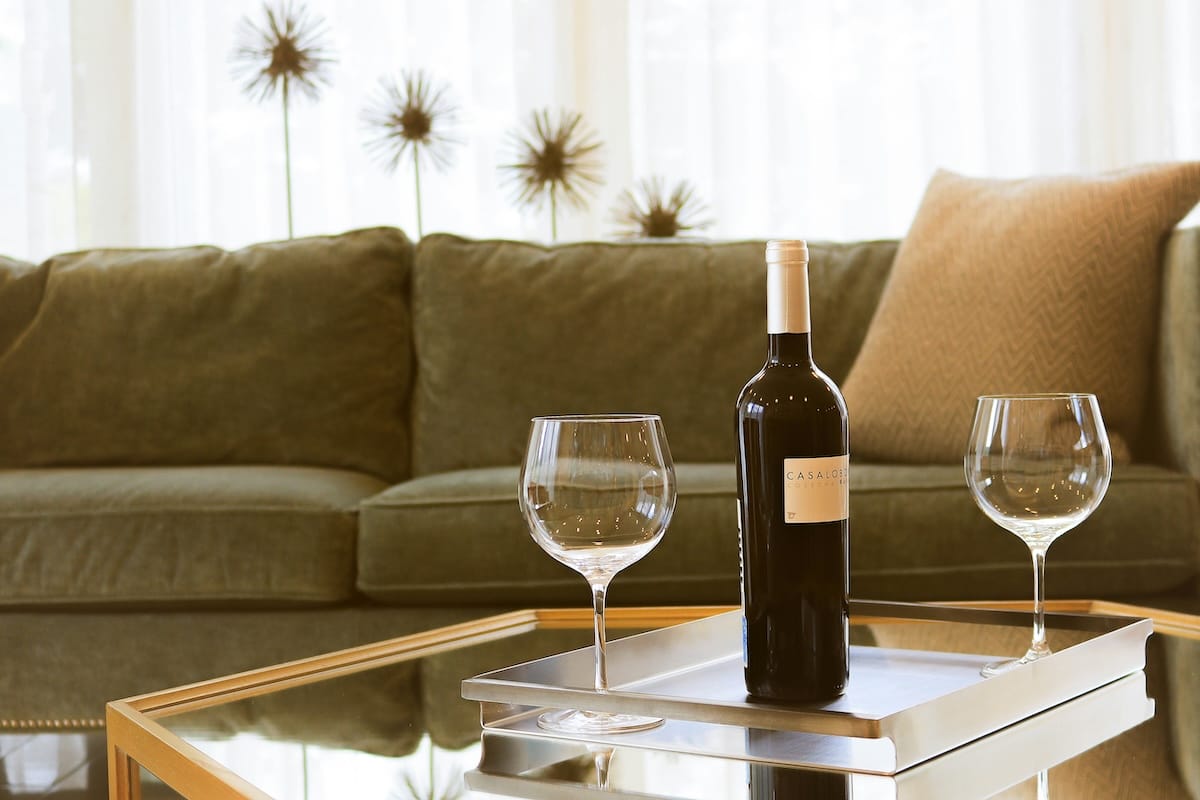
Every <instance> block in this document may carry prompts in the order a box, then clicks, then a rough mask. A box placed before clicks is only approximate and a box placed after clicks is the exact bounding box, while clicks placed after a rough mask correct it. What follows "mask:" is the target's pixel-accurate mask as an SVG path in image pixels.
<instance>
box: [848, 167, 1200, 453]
mask: <svg viewBox="0 0 1200 800" xmlns="http://www.w3.org/2000/svg"><path fill="white" fill-rule="evenodd" d="M1197 200H1200V162H1195V163H1180V164H1159V165H1151V166H1144V167H1137V168H1132V169H1128V170H1123V171H1120V172H1112V173H1107V174H1104V175H1098V176H1095V177H1082V176H1060V177H1038V178H1028V179H1021V180H987V179H976V178H966V177H963V176H961V175H955V174H952V173H949V172H939V173H938V174H936V175H935V176H934V177H933V179H932V180H931V181H930V183H929V188H928V189H927V190H926V192H925V197H924V199H923V200H922V201H921V207H920V209H919V210H918V211H917V215H916V218H915V219H914V220H913V224H912V228H911V230H909V232H908V235H907V236H906V237H905V239H904V242H903V243H902V244H901V246H900V249H899V252H898V253H897V255H896V263H895V266H894V268H893V270H892V272H891V275H890V277H889V279H888V284H887V288H886V289H885V290H884V293H883V297H882V299H881V300H880V303H879V309H878V312H877V313H876V315H875V318H874V319H873V320H872V322H871V326H870V330H869V331H868V332H867V335H866V339H865V340H864V342H863V346H862V352H860V353H859V354H858V358H857V359H856V361H855V363H854V367H853V368H852V369H851V370H850V375H849V376H848V378H847V380H846V383H845V384H844V387H843V388H844V390H845V396H846V404H847V406H848V408H849V410H850V420H851V425H852V427H853V430H854V435H853V437H854V443H853V450H854V452H855V453H857V454H858V455H859V456H861V457H863V458H865V459H867V460H870V461H875V462H884V461H902V462H905V463H911V464H922V463H944V464H951V463H959V462H961V460H962V455H963V450H964V448H965V447H966V441H967V436H968V434H969V433H970V430H971V417H972V414H973V412H974V409H975V398H976V397H977V396H978V395H981V394H994V393H997V392H1008V393H1030V392H1067V391H1073V392H1093V393H1095V394H1096V395H1098V397H1099V399H1100V405H1101V408H1102V410H1103V413H1104V418H1105V422H1106V423H1107V427H1108V432H1109V435H1110V439H1111V441H1112V445H1113V456H1114V459H1115V460H1117V461H1129V460H1130V452H1129V443H1130V442H1133V441H1137V440H1139V439H1140V438H1141V431H1140V429H1141V424H1142V420H1143V413H1144V409H1145V403H1146V396H1147V393H1148V391H1149V388H1150V379H1151V367H1152V364H1153V356H1154V351H1155V343H1156V339H1157V335H1158V330H1157V323H1158V310H1159V290H1160V286H1161V278H1162V274H1161V273H1162V255H1163V248H1162V245H1163V242H1164V240H1165V238H1166V236H1167V235H1168V234H1169V233H1170V231H1171V229H1172V228H1174V227H1175V225H1176V224H1177V223H1178V222H1179V220H1181V219H1182V218H1183V217H1184V216H1185V215H1186V214H1187V213H1188V211H1190V210H1191V208H1192V207H1193V206H1194V205H1195V204H1196V202H1197ZM1193 322H1194V321H1193Z"/></svg>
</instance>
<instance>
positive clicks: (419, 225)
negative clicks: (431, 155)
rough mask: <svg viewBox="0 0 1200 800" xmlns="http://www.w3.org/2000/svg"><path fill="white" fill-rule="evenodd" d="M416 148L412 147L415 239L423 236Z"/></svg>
mask: <svg viewBox="0 0 1200 800" xmlns="http://www.w3.org/2000/svg"><path fill="white" fill-rule="evenodd" d="M420 155H421V154H420V153H419V152H418V148H416V147H413V185H414V187H415V188H416V192H417V239H418V240H420V239H422V238H424V236H425V227H424V225H422V223H421V158H420Z"/></svg>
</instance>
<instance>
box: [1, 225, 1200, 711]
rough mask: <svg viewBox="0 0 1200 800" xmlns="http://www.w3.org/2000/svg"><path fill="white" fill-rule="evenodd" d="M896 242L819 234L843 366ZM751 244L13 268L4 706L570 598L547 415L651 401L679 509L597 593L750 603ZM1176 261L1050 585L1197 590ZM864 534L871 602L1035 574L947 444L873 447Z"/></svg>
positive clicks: (821, 309)
mask: <svg viewBox="0 0 1200 800" xmlns="http://www.w3.org/2000/svg"><path fill="white" fill-rule="evenodd" d="M896 248H897V243H896V242H894V241H877V242H863V243H853V244H821V243H816V244H813V245H812V246H811V252H812V266H811V274H812V279H811V285H812V300H813V311H812V317H813V330H814V350H815V354H816V358H817V361H818V363H819V364H821V365H822V367H823V368H824V369H825V370H826V371H827V372H828V373H829V374H830V375H831V376H832V377H833V378H834V379H835V380H841V379H843V378H844V377H845V376H846V374H847V372H848V370H849V369H850V367H851V364H852V363H853V361H854V357H855V353H856V352H857V349H858V347H859V346H860V344H861V342H862V340H863V336H864V334H865V332H866V329H867V326H868V325H869V323H870V320H871V316H872V312H873V310H874V308H875V306H876V304H877V303H878V300H879V298H880V295H881V293H882V291H883V289H884V286H885V284H886V281H887V277H888V272H889V268H890V266H891V263H892V259H893V257H894V255H895V252H896ZM762 260H763V246H762V243H761V242H736V243H719V244H706V243H694V242H681V243H662V244H660V243H580V244H567V245H561V246H555V247H543V246H538V245H533V244H526V243H518V242H504V241H472V240H467V239H463V238H458V237H455V236H449V235H434V236H429V237H426V238H425V239H423V240H422V241H421V242H420V243H419V244H417V245H415V246H414V245H413V244H412V243H411V242H410V241H409V240H408V239H407V238H406V237H405V236H404V235H403V234H402V233H401V232H399V231H397V230H394V229H388V228H377V229H369V230H360V231H353V232H350V233H346V234H343V235H340V236H330V237H316V238H310V239H300V240H294V241H289V242H277V243H270V244H262V245H256V246H253V247H249V248H246V249H244V250H240V251H237V252H225V251H222V250H218V249H216V248H211V247H191V248H182V249H176V250H97V251H89V252H83V253H73V254H66V255H60V256H55V257H53V258H51V259H49V260H47V261H46V262H44V263H42V264H39V265H33V264H26V263H23V262H19V261H14V260H5V259H0V659H3V661H4V663H3V664H0V698H2V699H3V701H4V702H5V708H6V711H4V712H0V715H3V716H5V717H8V718H49V717H55V716H71V717H86V718H93V717H98V716H100V714H101V710H102V704H103V702H104V701H105V700H108V699H113V698H116V697H122V696H128V695H132V694H136V693H139V692H142V691H150V690H154V689H159V688H163V687H165V686H170V685H175V684H179V683H183V682H187V681H192V680H198V679H202V678H205V677H210V676H214V675H218V674H223V673H226V672H230V671H234V670H240V669H245V668H250V667H254V666H259V665H263V664H268V663H274V662H277V661H280V660H284V659H288V658H295V657H300V656H304V655H308V654H312V653H316V652H321V651H324V650H328V649H330V648H334V647H341V646H348V645H351V644H356V643H361V642H365V641H370V640H373V639H378V638H383V637H387V636H393V635H399V634H402V633H406V632H410V631H413V630H417V629H421V628H426V627H429V626H432V625H437V624H442V623H448V622H451V621H456V620H459V619H463V618H464V617H467V616H473V615H480V614H483V613H486V612H487V609H489V608H495V609H504V608H512V607H523V606H548V605H562V604H574V605H582V604H585V603H586V602H587V598H588V593H587V589H586V586H585V585H584V582H583V581H582V579H580V578H579V577H578V576H577V575H575V574H574V573H572V572H570V571H569V570H568V569H567V568H566V567H564V566H562V565H560V564H558V563H557V562H555V561H553V560H551V559H550V558H548V557H547V556H545V554H544V553H542V552H541V551H540V550H539V549H538V547H537V546H536V545H535V544H534V543H533V542H532V540H531V539H530V538H529V535H528V533H527V531H526V529H525V525H524V522H523V520H522V518H521V516H520V513H519V511H518V509H517V505H516V500H515V487H516V480H517V464H518V461H519V459H520V457H521V455H522V452H523V448H524V440H525V436H526V434H527V430H528V421H529V418H530V417H531V416H533V415H536V414H542V413H565V412H588V411H593V412H594V411H654V412H658V413H660V414H661V415H662V417H663V420H664V424H665V427H666V431H667V436H668V439H669V441H670V445H671V448H672V451H673V454H674V458H675V461H676V464H677V471H678V483H679V493H680V498H679V503H678V509H677V512H676V514H675V518H674V520H673V522H672V524H671V528H670V530H669V531H668V533H667V535H666V537H665V538H664V540H663V542H662V543H661V544H660V546H659V547H658V548H657V549H656V550H655V551H654V552H652V553H651V554H650V555H649V556H647V557H646V558H645V559H644V561H643V562H641V563H639V564H637V565H635V566H634V567H632V568H630V569H629V570H628V571H627V574H623V575H621V576H619V577H618V578H617V580H616V581H615V583H614V585H613V588H612V592H611V595H610V600H611V602H613V603H615V604H621V605H633V604H693V603H703V604H707V603H736V602H737V600H738V554H737V526H736V520H735V507H734V471H733V466H732V462H733V446H734V437H733V403H734V400H735V398H736V396H737V393H738V390H739V389H740V388H741V386H742V385H743V383H744V382H745V381H746V380H747V379H748V378H749V377H750V376H751V375H752V374H753V373H754V372H755V371H756V370H757V369H758V368H759V366H760V365H761V363H762V360H763V357H764V350H765V326H764V292H765V287H764V283H765V275H764V269H763V267H762ZM1163 267H1164V271H1165V273H1164V275H1165V279H1164V293H1163V300H1162V310H1161V326H1160V330H1161V340H1160V342H1159V348H1158V355H1157V362H1156V368H1155V384H1154V401H1153V403H1152V409H1151V413H1150V414H1149V415H1148V419H1147V420H1146V423H1145V426H1144V431H1143V433H1142V435H1141V436H1140V437H1139V438H1138V439H1137V440H1136V441H1135V442H1134V449H1135V462H1136V463H1134V464H1132V465H1129V466H1124V467H1120V468H1118V469H1117V471H1116V473H1115V475H1114V478H1113V481H1112V484H1111V487H1110V489H1109V493H1108V496H1107V498H1106V499H1105V501H1104V503H1103V505H1102V506H1101V508H1100V509H1099V511H1097V512H1096V514H1095V515H1094V516H1093V518H1092V519H1090V520H1088V521H1087V522H1086V523H1085V524H1084V525H1083V526H1082V527H1081V528H1080V529H1079V530H1077V531H1075V532H1072V533H1070V534H1069V535H1067V536H1066V537H1064V538H1063V539H1062V540H1061V542H1059V543H1057V544H1056V545H1055V546H1054V548H1053V550H1052V551H1051V554H1050V558H1049V574H1048V586H1049V591H1050V594H1051V595H1057V596H1076V597H1122V596H1125V597H1128V596H1139V597H1143V596H1147V595H1168V594H1173V593H1174V594H1178V593H1187V592H1190V591H1192V586H1193V585H1194V581H1195V576H1196V573H1197V566H1198V565H1197V554H1198V552H1200V490H1198V484H1197V479H1198V477H1200V336H1198V335H1197V331H1198V330H1200V229H1189V230H1180V231H1177V232H1175V234H1173V236H1172V237H1171V238H1170V240H1169V241H1168V242H1167V243H1166V245H1165V249H1164V257H1163ZM853 424H854V420H853V418H852V419H851V431H852V434H851V442H852V443H853ZM966 433H967V432H966V431H963V437H964V441H965V438H966ZM851 539H852V545H851V553H852V560H851V564H852V575H851V587H852V592H853V594H854V595H855V596H858V597H872V598H883V599H902V600H917V599H984V598H1025V597H1027V596H1028V595H1029V593H1030V580H1031V579H1030V566H1029V564H1028V556H1027V553H1026V551H1025V549H1024V545H1023V544H1022V543H1021V542H1020V541H1018V540H1017V539H1015V538H1014V537H1012V536H1010V535H1008V534H1006V533H1004V532H1003V531H1001V530H1000V529H998V528H996V527H995V526H994V525H992V524H991V523H990V522H988V521H987V520H986V519H985V518H984V517H983V515H982V514H981V513H980V512H979V511H978V510H977V509H976V508H975V506H974V505H973V503H972V501H971V499H970V497H969V496H968V494H967V490H966V488H965V485H964V482H963V477H962V468H961V465H959V464H871V463H855V464H854V467H853V470H852V479H851Z"/></svg>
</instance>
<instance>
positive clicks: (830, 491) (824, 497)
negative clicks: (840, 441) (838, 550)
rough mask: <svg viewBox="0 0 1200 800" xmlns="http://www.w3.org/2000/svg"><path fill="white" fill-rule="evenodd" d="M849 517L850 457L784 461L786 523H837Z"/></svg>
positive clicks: (789, 459) (784, 514)
mask: <svg viewBox="0 0 1200 800" xmlns="http://www.w3.org/2000/svg"><path fill="white" fill-rule="evenodd" d="M849 517H850V456H848V455H845V456H828V457H825V458H785V459H784V460H783V519H784V521H785V522H787V523H789V524H801V523H806V522H838V521H840V520H843V519H848V518H849Z"/></svg>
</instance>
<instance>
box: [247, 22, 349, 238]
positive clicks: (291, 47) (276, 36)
mask: <svg viewBox="0 0 1200 800" xmlns="http://www.w3.org/2000/svg"><path fill="white" fill-rule="evenodd" d="M263 13H264V15H265V17H266V19H265V21H264V22H263V24H261V25H260V24H255V23H254V22H252V21H251V20H250V19H249V18H248V17H243V18H242V22H241V26H240V28H239V31H238V43H237V45H236V46H235V48H234V51H233V64H234V71H235V76H236V77H239V78H241V79H242V80H244V84H243V87H242V89H243V91H245V93H246V94H247V96H249V97H250V99H252V100H255V101H257V102H263V101H265V100H269V99H270V98H271V97H272V96H273V95H274V94H275V93H276V92H279V94H280V97H281V98H282V101H283V159H284V170H285V173H286V179H287V212H288V238H291V237H292V236H293V235H294V228H293V224H292V145H291V130H290V125H289V120H288V106H289V104H290V101H291V93H292V90H293V89H296V90H298V91H299V92H300V93H302V94H304V95H305V96H307V97H308V98H310V99H313V100H315V99H316V98H317V97H318V96H319V95H320V89H321V85H322V84H324V85H328V84H329V76H328V67H329V65H330V64H332V63H333V59H332V58H331V57H330V56H329V55H328V52H329V51H328V48H327V46H326V44H325V39H326V37H327V36H328V33H327V30H326V28H325V22H324V20H322V19H321V18H320V17H317V16H313V15H310V14H309V13H308V10H307V9H306V8H305V7H304V6H296V5H295V4H293V3H291V2H282V3H280V4H278V5H275V6H271V5H270V4H265V5H263Z"/></svg>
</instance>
